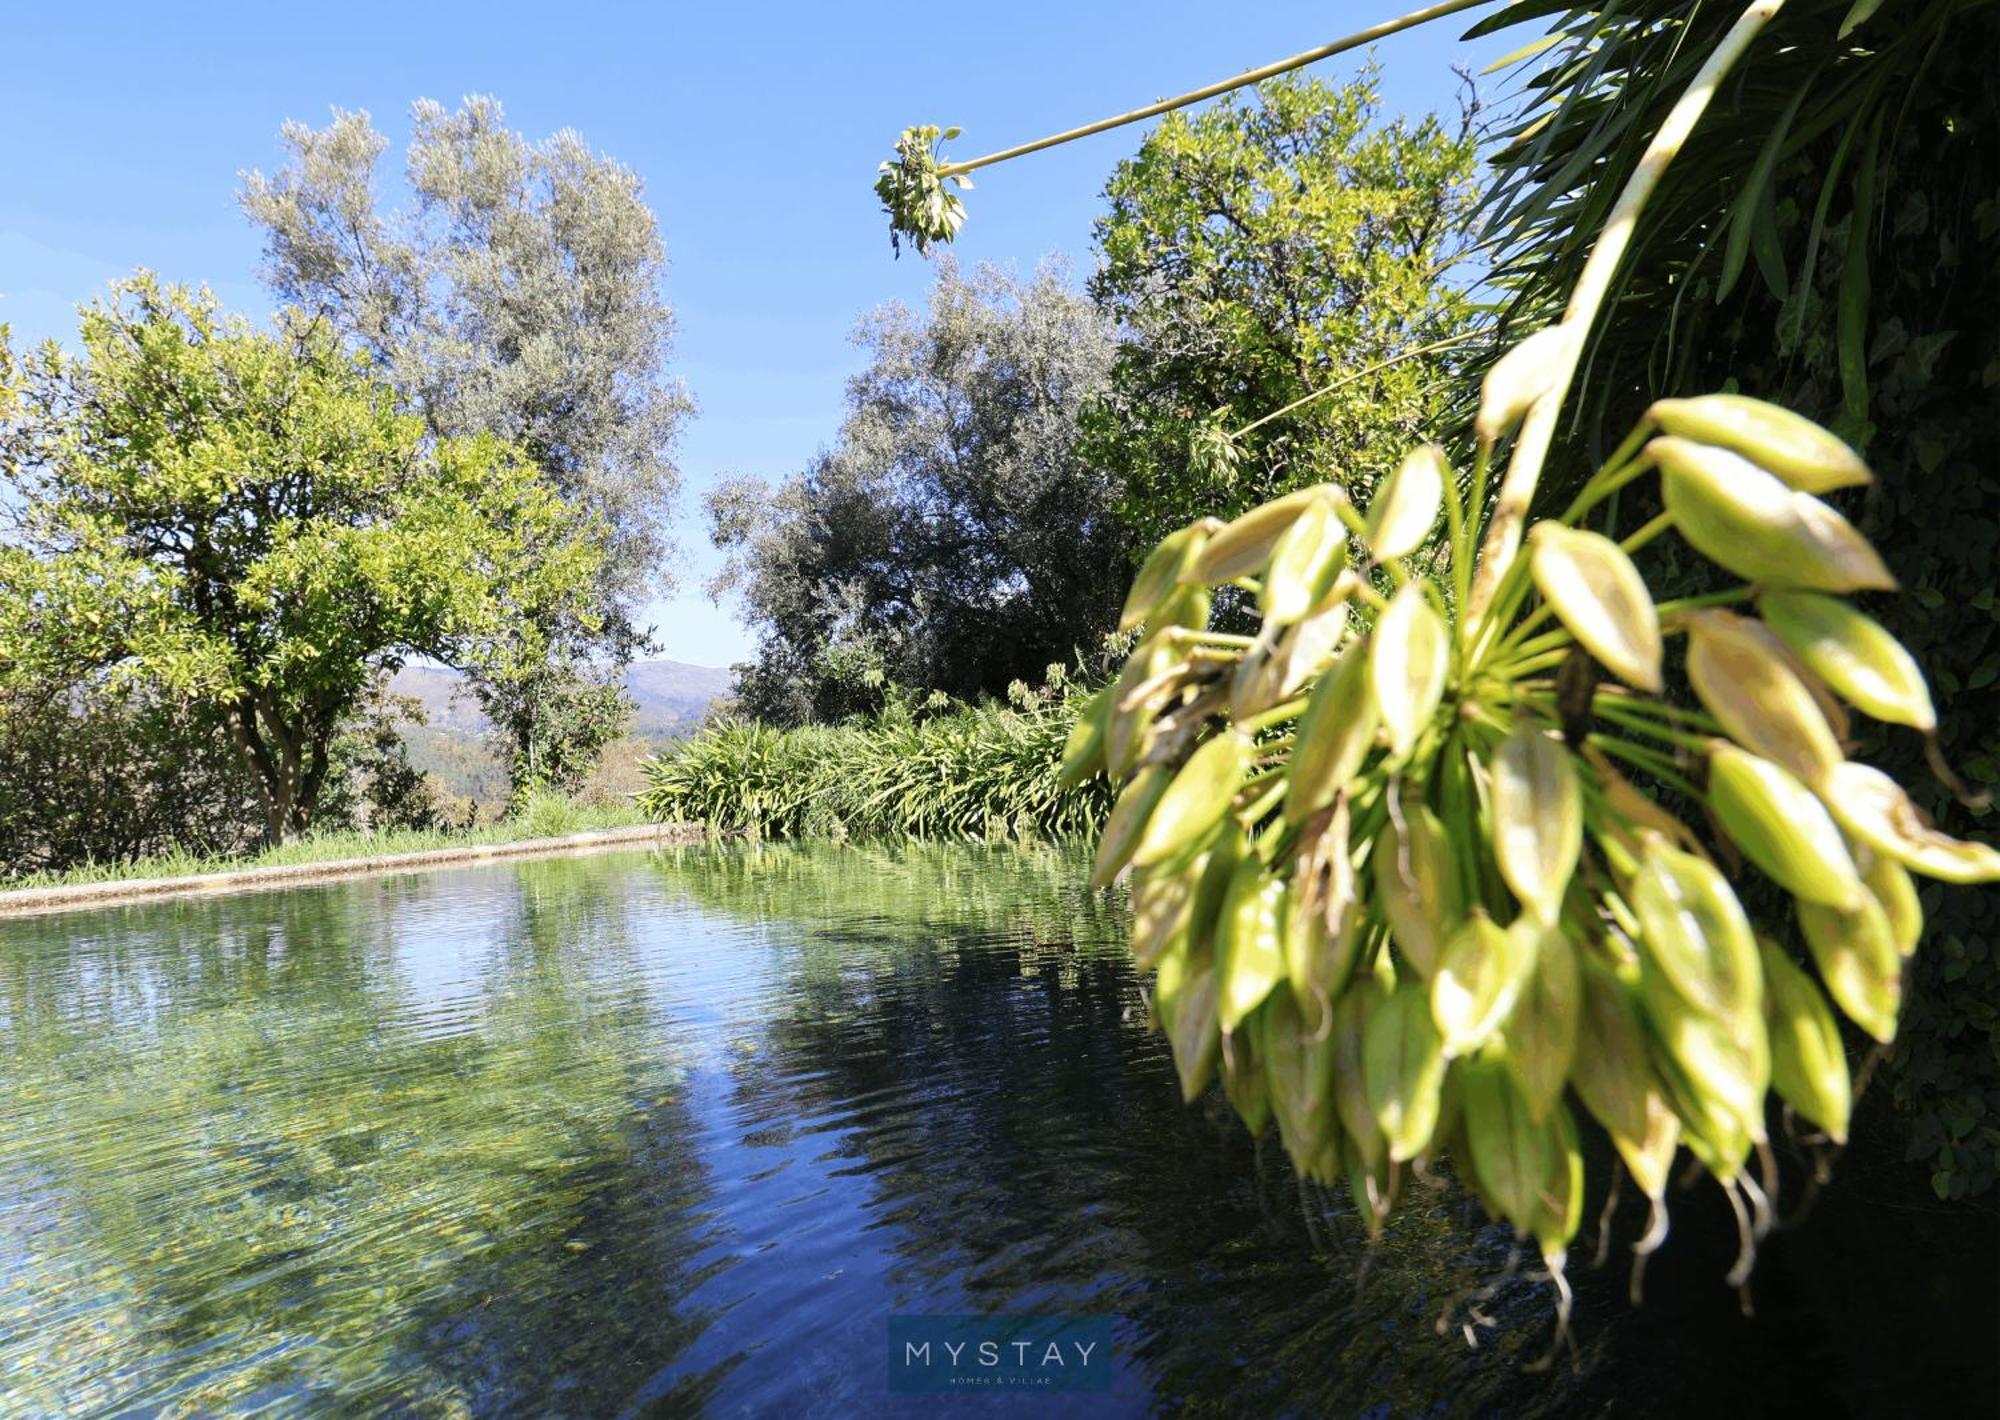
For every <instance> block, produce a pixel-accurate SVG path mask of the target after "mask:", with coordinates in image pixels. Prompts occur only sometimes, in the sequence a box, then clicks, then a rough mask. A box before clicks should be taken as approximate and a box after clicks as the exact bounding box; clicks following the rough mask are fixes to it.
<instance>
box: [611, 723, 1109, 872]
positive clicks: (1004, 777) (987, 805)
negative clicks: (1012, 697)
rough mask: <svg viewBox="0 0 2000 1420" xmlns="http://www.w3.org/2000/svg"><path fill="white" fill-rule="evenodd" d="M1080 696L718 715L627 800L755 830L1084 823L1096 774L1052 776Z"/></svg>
mask: <svg viewBox="0 0 2000 1420" xmlns="http://www.w3.org/2000/svg"><path fill="white" fill-rule="evenodd" d="M1083 703H1084V702H1083V697H1081V696H1073V697H1069V698H1067V699H1065V700H1062V701H1058V702H1056V703H1053V704H1039V705H1033V706H1030V707H1028V708H1026V709H1014V708H1003V707H999V706H980V707H977V708H972V707H968V708H964V709H959V710H954V711H952V712H950V713H948V714H944V715H939V716H936V717H934V718H930V719H922V720H920V719H916V718H913V717H912V716H910V715H908V714H906V713H901V712H897V713H891V714H889V715H886V716H884V717H882V718H880V719H878V720H874V721H870V722H864V723H854V724H844V725H809V726H804V727H802V728H799V729H791V730H781V729H774V728H772V727H770V726H768V725H760V724H756V723H753V722H749V721H741V720H736V721H728V722H725V723H723V724H720V725H717V726H714V727H712V728H710V729H707V730H704V731H703V732H702V733H700V734H698V735H696V736H694V737H693V738H691V739H688V740H686V741H683V742H682V743H681V744H680V745H679V746H678V747H677V748H676V749H674V750H673V751H672V752H670V753H668V754H666V755H663V756H661V757H660V758H659V759H657V760H654V761H653V762H652V763H651V764H649V765H648V766H647V768H646V778H647V786H646V788H645V789H643V790H641V791H640V793H639V795H638V803H639V806H640V808H642V809H643V810H645V811H646V812H647V813H648V814H649V815H651V816H652V817H653V818H655V819H659V820H662V821H667V820H678V821H681V822H687V823H699V824H702V825H704V826H706V827H707V828H709V829H710V830H711V831H714V832H717V833H746V834H752V835H755V836H759V837H765V838H802V837H817V836H826V835H847V836H852V837H874V836H887V835H903V836H908V837H916V838H971V839H985V838H1002V837H1015V838H1027V837H1050V838H1064V837H1069V836H1071V835H1077V834H1086V833H1092V832H1095V830H1096V829H1097V827H1098V826H1099V825H1100V824H1101V823H1102V822H1103V818H1104V814H1105V812H1106V810H1107V809H1108V808H1109V807H1110V798H1109V794H1108V792H1107V791H1106V789H1105V788H1104V786H1103V784H1102V782H1101V781H1098V782H1095V783H1092V784H1088V785H1084V786H1082V787H1079V788H1074V789H1066V788H1063V787H1062V786H1061V785H1059V784H1058V783H1057V782H1056V771H1057V767H1058V765H1059V763H1060V761H1061V759H1062V749H1063V741H1064V740H1065V739H1066V738H1067V737H1068V735H1069V731H1070V727H1071V725H1073V724H1074V723H1075V719H1076V715H1077V712H1078V711H1079V710H1080V709H1081V707H1082V705H1083Z"/></svg>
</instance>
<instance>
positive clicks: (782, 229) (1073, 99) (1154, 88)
mask: <svg viewBox="0 0 2000 1420" xmlns="http://www.w3.org/2000/svg"><path fill="white" fill-rule="evenodd" d="M1408 3H1411V4H1414V3H1415V0H1408ZM1403 7H1404V0H1381V3H1368V4H1354V3H1345V4H1334V5H1328V4H1325V3H1319V4H1304V3H1291V0H1283V2H1282V3H1276V2H1274V3H1265V4H1226V5H1217V4H1214V3H1213V0H1201V3H1185V0H1171V3H1162V2H1161V0H1154V3H1116V4H1112V3H1096V4H1079V3H1074V0H1072V3H1068V4H1056V3H1046V0H1016V3H1012V4H1009V5H1006V6H997V5H995V6H978V5H963V4H961V5H956V6H950V7H938V8H935V9H933V8H929V7H905V6H888V5H867V6H861V5H852V4H846V5H841V4H817V5H789V4H713V3H710V4H702V5H685V4H655V5H646V6H640V5H631V6H608V5H593V4H587V3H570V4H564V5H554V6H552V5H548V4H537V5H532V6H529V5H510V4H497V3H489V4H480V5H462V4H424V3H412V0H404V3H401V4H397V5H385V4H376V3H348V4H344V5H340V6H332V7H303V6H276V5H270V4H268V3H265V4H257V5H222V4H206V5H199V6H195V5H188V6H177V5H161V4H158V3H146V4H96V5H92V4H35V5H21V6H18V7H14V9H13V13H11V14H10V16H9V18H8V20H7V26H6V28H7V31H8V35H7V41H8V43H7V53H6V55H5V58H4V60H0V131H3V132H5V133H7V134H9V135H10V137H11V138H12V142H11V144H10V145H9V150H8V154H7V161H6V164H5V168H4V176H0V321H5V322H8V323H11V324H12V326H13V328H14V334H15V338H16V339H17V340H23V339H26V340H40V339H42V338H44V337H48V336H57V337H61V336H64V335H66V334H67V333H69V332H70V331H71V330H72V329H73V326H74V316H73V309H74V307H75V306H76V304H77V303H78V302H81V301H84V300H87V299H89V298H91V297H92V296H94V295H96V294H98V293H99V292H101V291H102V290H103V288H104V286H105V284H106V283H107V282H109V281H111V280H114V279H116V278H117V277H119V276H122V275H125V274H127V273H129V272H130V271H131V269H132V268H133V267H135V266H148V267H151V268H153V269H154V270H156V271H159V272H161V273H162V274H163V275H165V276H167V277H169V278H172V279H175V280H184V281H206V282H207V283H208V284H209V285H210V286H211V287H213V288H214V289H215V290H216V292H217V293H218V294H219V295H220V296H221V297H222V298H223V299H224V300H225V301H226V302H227V303H229V304H230V305H231V306H234V307H236V308H237V309H240V310H244V311H247V312H251V313H253V314H262V313H264V312H267V311H268V310H269V308H270V303H269V300H268V298H267V297H266V295H265V293H264V292H263V290H262V289H261V288H260V287H259V285H258V284H257V280H256V266H257V261H258V254H259V247H258V240H257V236H256V233H255V232H254V231H253V230H252V229H251V228H250V227H249V226H248V224H247V223H245V222H244V220H243V219H242V217H241V216H240V215H239V214H238V211H237V209H236V204H235V195H236V190H237V185H238V178H237V174H238V173H239V172H240V171H241V170H244V169H248V168H258V167H262V168H266V169H269V168H271V167H274V166H276V165H277V163H278V162H279V160H280V153H279V150H278V145H277V131H278V126H279V124H280V123H282V122H283V121H284V120H285V119H287V118H298V119H303V120H305V121H308V122H312V123H316V124H317V123H323V122H324V121H325V120H326V118H327V115H328V112H329V110H330V109H331V108H333V107H335V106H338V107H341V108H350V109H352V108H360V109H367V110H369V111H370V112H371V113H372V114H373V115H374V116H375V120H376V123H377V124H378V125H379V126H380V127H382V128H383V129H384V130H385V131H386V132H387V133H388V134H389V135H390V137H391V139H392V141H393V142H394V143H395V147H394V149H393V150H392V155H391V156H392V158H393V159H394V161H393V162H392V163H389V164H388V166H389V169H390V171H391V174H392V175H393V174H394V173H396V172H399V171H400V160H401V153H402V147H403V140H404V138H405V136H406V134H407V121H406V114H407V111H408V108H409V104H410V102H411V101H412V100H413V99H416V98H419V97H427V98H435V99H438V100H440V101H441V102H445V103H448V104H449V103H455V102H456V100H457V99H458V98H459V97H460V96H462V95H464V94H468V93H489V94H493V95H495V96H497V97H499V98H500V99H501V100H502V101H503V102H504V103H505V104H506V107H507V113H508V118H509V121H510V122H511V123H512V125H513V126H514V127H516V128H519V129H520V130H522V131H523V132H525V133H527V134H528V135H529V136H531V137H536V138H539V137H542V136H545V135H547V134H548V133H550V132H552V131H554V130H556V129H558V128H564V127H569V128H575V129H577V130H579V131H580V132H582V133H583V134H584V136H585V137H586V138H587V139H588V140H589V141H590V142H591V143H592V145H593V146H595V147H597V148H599V149H601V150H602V151H605V152H608V153H610V154H612V155H614V156H616V157H617V158H619V159H620V160H621V161H623V162H625V163H627V164H628V165H630V166H631V167H633V168H634V169H636V170H637V171H638V172H639V174H640V175H641V176H642V177H643V178H644V179H645V182H646V187H647V196H648V199H649V200H650V202H651V203H652V206H653V210H654V211H655V212H656V213H657V214H658V215H659V218H660V224H661V228H662V230H663V232H664V234H665V237H666V242H667V248H668V253H669V256H670V259H671V262H672V266H671V269H670V271H669V273H668V277H667V291H666V294H667V298H668V300H669V302H670V303H671V304H672V305H673V306H674V308H675V310H676V312H677V313H678V317H679V322H680V333H679V338H678V341H677V344H676V350H675V355H674V360H673V367H674V370H675V372H676V373H677V374H678V375H679V376H680V377H681V378H682V379H684V380H685V381H686V382H687V384H688V386H689V387H690V389H691V390H692V391H693V393H694V395H695V397H696V399H697V400H698V401H699V402H700V405H701V413H700V415H699V417H698V418H696V419H695V421H694V422H693V423H692V424H691V425H690V426H689V427H688V429H687V433H686V436H685V438H684V440H683V442H682V446H681V450H680V462H681V465H682V468H683V470H684V472H685V475H686V487H685V489H684V493H683V498H682V504H681V508H680V509H679V517H678V523H677V535H678V538H679V542H680V547H681V551H680V555H679V556H678V557H677V558H676V568H675V570H676V573H677V575H678V577H679V579H680V582H681V586H680V589H679V591H678V592H677V593H675V594H673V595H670V596H667V597H663V598H662V599H661V600H660V601H659V602H658V603H656V605H655V606H654V608H653V620H654V623H655V625H656V626H657V628H658V632H659V636H660V640H661V642H662V646H663V653H664V654H666V655H668V656H672V657H674V658H676V659H679V660H688V661H697V662H701V663H704V664H709V665H719V664H727V663H728V662H730V661H732V660H736V659H741V658H742V657H743V656H744V655H745V654H747V652H748V650H749V648H750V646H751V644H752V643H751V637H750V635H749V633H748V632H747V631H746V630H745V629H744V628H743V627H742V626H741V625H740V624H739V623H738V622H737V621H736V620H735V618H734V616H733V615H732V614H731V611H730V609H729V608H728V607H716V606H713V605H711V604H710V603H709V601H708V600H707V598H706V597H705V596H704V595H703V594H702V591H701V585H700V584H701V582H702V581H703V580H704V579H705V578H706V577H707V576H708V575H709V573H710V572H711V571H712V570H713V569H714V566H715V557H714V553H713V551H712V549H710V548H709V546H708V543H707V539H706V537H705V536H704V535H703V532H702V528H701V522H700V517H699V510H698V502H697V500H698V496H699V493H700V491H701V490H702V489H703V488H705V487H706V486H708V485H709V484H710V483H712V482H713V481H715V480H716V479H717V478H718V477H720V476H723V475H727V474H733V473H749V474H756V475H759V476H763V477H767V478H771V479H777V478H781V477H783V476H784V475H786V474H788V473H791V472H793V471H795V470H797V469H798V468H800V467H801V466H803V464H804V463H805V461H806V460H807V459H808V458H809V457H810V456H811V455H812V453H813V452H814V450H815V449H817V448H819V447H821V446H822V445H824V444H826V443H827V442H829V441H830V440H831V439H832V437H833V436H834V433H835V431H836V430H837V428H838V426H839V422H840V417H841V410H842V404H841V399H842V386H843V382H844V380H845V379H846V377H847V376H848V375H849V374H851V373H852V372H853V371H854V370H855V369H856V368H857V366H858V364H859V361H860V352H859V351H858V350H857V349H856V348H855V347H854V346H853V345H852V344H851V343H850V342H849V339H848V337H849V333H850V332H851V331H852V329H853V326H854V323H855V320H856V319H857V317H859V316H860V315H861V314H863V313H864V312H866V311H868V310H870V309H872V308H873V307H875V306H876V305H879V304H880V303H882V302H885V301H892V300H901V301H905V302H910V303H919V302H921V301H922V299H923V297H924V293H925V290H926V288H927V285H928V283H929V279H930V272H929V269H928V268H927V266H926V264H925V263H924V262H923V261H921V260H920V259H917V258H915V257H913V256H910V255H907V254H906V255H905V256H904V257H903V258H902V260H900V261H894V260H892V259H891V257H890V252H889V242H888V235H887V228H886V226H885V224H884V220H883V218H882V217H881V215H880V213H879V212H878V211H877V209H876V205H875V202H874V198H873V195H872V193H871V192H870V191H869V187H870V184H871V183H872V181H873V177H874V168H875V165H876V163H878V162H879V161H881V159H882V158H883V157H885V156H887V154H888V150H889V148H890V145H891V144H892V143H893V141H894V139H895V136H896V134H897V132H898V131H899V130H900V129H901V128H903V127H904V126H905V125H907V124H911V123H920V122H937V123H941V124H957V125H959V126H960V127H962V128H963V129H964V130H965V136H964V137H963V138H962V139H961V140H960V141H959V142H958V143H957V144H955V145H953V148H952V151H953V152H954V153H956V154H958V155H960V156H972V155H973V154H975V153H981V152H988V151H991V150H993V149H995V148H1001V147H1005V146H1009V145H1011V144H1013V143H1016V142H1020V141H1023V140H1026V139H1029V138H1035V137H1039V136H1041V135H1042V134H1044V133H1047V132H1051V131H1054V130H1057V129H1062V128H1068V127H1071V126H1074V125H1075V124H1078V123H1082V122H1086V121H1088V120H1090V119H1094V118H1099V117H1102V116H1103V115H1104V114H1107V113H1111V112H1116V111H1119V110H1123V109H1126V108H1133V107H1137V106H1139V105H1141V104H1144V103H1146V102H1149V101H1150V100H1152V99H1154V98H1156V97H1159V96H1162V95H1165V94H1170V93H1176V92H1180V91H1181V90H1184V89H1189V88H1193V87H1196V86H1197V85H1199V84H1202V83H1206V82H1208V81H1210V80H1213V79H1217V78H1221V77H1223V76H1224V75H1227V74H1229V73H1232V72H1236V71H1240V70H1243V69H1247V68H1251V67H1254V66H1256V65H1258V64H1262V63H1265V62H1268V61H1269V60H1272V59H1276V58H1279V57H1282V56H1283V55H1286V54H1290V53H1294V52H1296V51H1298V50H1302V49H1306V48H1309V47H1311V46H1313V45H1315V44H1320V43H1324V42H1325V41H1327V40H1330V39H1334V38H1337V37H1338V36H1339V35H1341V34H1343V33H1346V32H1349V31H1351V30H1355V29H1359V28H1361V27H1363V26H1364V25H1367V24H1370V23H1373V22H1375V21H1377V20H1380V19H1382V18H1385V17H1386V16H1388V15H1391V14H1394V13H1397V12H1399V11H1400V10H1401V9H1402V8H1403ZM1475 13H1476V12H1475ZM1468 23H1469V20H1468V19H1467V18H1466V17H1463V16H1461V17H1454V18H1452V19H1447V20H1444V21H1440V22H1438V23H1436V24H1434V25H1431V26H1429V27H1426V28H1424V29H1420V30H1417V31H1413V32H1410V33H1406V34H1404V35H1399V36H1397V37H1395V38H1393V39H1391V40H1388V41H1385V42H1383V43H1382V44H1381V45H1379V46H1377V47H1376V50H1375V51H1374V53H1375V58H1376V59H1377V60H1378V61H1379V62H1380V64H1381V65H1382V67H1383V71H1384V75H1383V88H1384V94H1385V99H1386V103H1387V105H1388V107H1390V108H1391V109H1394V110H1401V111H1404V112H1413V113H1414V112H1420V111H1423V110H1427V109H1431V108H1436V107H1442V106H1447V105H1449V104H1450V102H1451V96H1452V90H1453V87H1454V83H1455V80H1454V79H1453V77H1452V74H1451V72H1450V70H1451V66H1452V65H1453V64H1462V65H1470V66H1471V67H1472V68H1474V69H1475V70H1476V69H1478V68H1480V67H1482V66H1484V65H1485V64H1486V63H1488V62H1490V61H1491V60H1493V59H1494V58H1496V57H1498V55H1499V54H1501V53H1502V52H1504V51H1505V50H1506V49H1507V48H1509V47H1510V41H1509V40H1508V38H1507V37H1506V36H1502V37H1500V38H1498V39H1487V40H1483V41H1478V42H1475V43H1473V44H1471V45H1466V44H1461V43H1459V41H1458V35H1459V34H1460V33H1462V32H1463V30H1464V28H1465V27H1466V25H1467V24H1468ZM1519 42H1520V39H1519V37H1516V38H1514V39H1513V40H1512V41H1511V43H1519ZM1361 62H1362V56H1361V55H1359V54H1355V55H1343V56H1340V57H1339V58H1336V59H1334V60H1332V61H1329V62H1327V63H1325V64H1322V65H1320V66H1319V67H1318V69H1317V71H1316V72H1318V73H1321V74H1323V75H1326V76H1328V77H1339V76H1343V75H1346V74H1349V73H1351V72H1352V71H1353V70H1354V69H1355V68H1356V67H1357V66H1358V65H1359V64H1360V63H1361ZM1139 136H1140V130H1138V129H1136V128H1127V129H1122V130H1119V131H1117V132H1114V133H1110V134H1105V135H1101V136H1099V137H1096V138H1093V139H1088V140H1085V141H1083V142H1080V143H1074V144H1070V145H1068V146H1066V147H1063V148H1060V149H1056V150H1054V151H1052V152H1049V153H1045V154H1040V155H1037V156H1035V157H1032V158H1029V159H1026V160H1024V161H1022V162H1019V163H1010V164H1007V165H1005V166H1003V167H1000V168H996V169H994V170H992V171H990V172H987V173H982V174H980V175H979V178H978V183H979V186H978V189H977V190H976V191H975V192H973V193H972V194H970V202H969V206H970V209H971V213H972V217H971V221H970V222H969V223H968V225H967V226H966V228H965V230H964V232H963V234H962V235H961V238H960V241H959V243H958V250H959V255H960V257H961V259H964V260H968V261H981V260H991V261H998V262H1003V263H1012V264H1014V265H1016V266H1018V267H1021V268H1028V267H1031V266H1032V265H1033V264H1034V263H1035V262H1036V261H1037V260H1038V259H1039V258H1040V257H1042V256H1043V255H1044V254H1045V253H1048V252H1051V251H1062V252H1066V253H1068V254H1069V256H1070V257H1071V260H1072V265H1073V269H1074V270H1075V271H1076V272H1077V273H1078V274H1079V275H1080V274H1082V273H1083V272H1085V271H1087V270H1088V265H1089V260H1090V222H1091V218H1092V217H1093V216H1094V215H1095V214H1096V213H1097V211H1098V208H1099V194H1100V192H1101V190H1102V187H1103V183H1104V179H1105V177H1106V175H1107V174H1108V173H1109V172H1110V170H1111V168H1112V166H1113V165H1114V164H1115V163H1116V162H1117V161H1118V159H1119V158H1121V157H1123V156H1125V155H1126V154H1128V153H1129V152H1131V151H1132V149H1133V148H1134V147H1135V146H1136V144H1137V142H1138V139H1139Z"/></svg>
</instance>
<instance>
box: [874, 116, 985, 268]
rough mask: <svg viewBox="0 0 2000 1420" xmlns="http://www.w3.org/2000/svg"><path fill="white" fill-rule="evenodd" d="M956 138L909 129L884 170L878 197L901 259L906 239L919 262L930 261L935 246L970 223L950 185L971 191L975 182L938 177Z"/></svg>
mask: <svg viewBox="0 0 2000 1420" xmlns="http://www.w3.org/2000/svg"><path fill="white" fill-rule="evenodd" d="M956 137H958V130H957V129H956V128H947V129H945V130H944V131H943V132H939V131H938V126H937V125H936V124H935V123H926V124H921V125H919V126H918V127H915V128H906V129H904V130H903V131H902V133H901V134H900V135H899V136H898V137H897V139H896V156H895V157H893V158H891V159H889V160H888V161H887V162H885V163H883V164H882V166H881V167H880V168H879V169H878V171H879V172H880V173H881V176H880V177H878V178H877V179H876V180H875V195H876V196H877V197H879V198H881V199H882V210H883V211H884V212H886V213H888V214H889V246H890V248H891V249H892V250H893V251H895V253H896V254H897V255H898V256H900V255H902V252H903V238H904V237H908V238H909V239H910V244H911V245H912V246H914V247H916V249H917V254H918V255H919V256H926V255H928V254H929V253H930V249H931V247H932V246H933V245H934V244H936V243H938V242H947V243H948V242H950V241H951V239H952V238H953V237H954V236H956V235H957V234H958V229H959V227H960V226H961V225H962V224H963V223H964V222H965V203H964V202H963V201H962V200H961V199H960V198H959V196H958V194H957V193H955V192H953V191H951V189H950V188H947V187H946V186H945V183H947V182H950V183H952V184H953V185H955V186H957V187H959V188H961V189H965V188H970V187H971V186H972V182H971V180H970V179H969V178H965V177H945V176H943V175H941V174H940V173H939V171H938V168H939V167H940V164H939V162H938V148H939V145H941V144H944V143H949V142H950V141H951V140H952V139H954V138H956Z"/></svg>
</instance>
